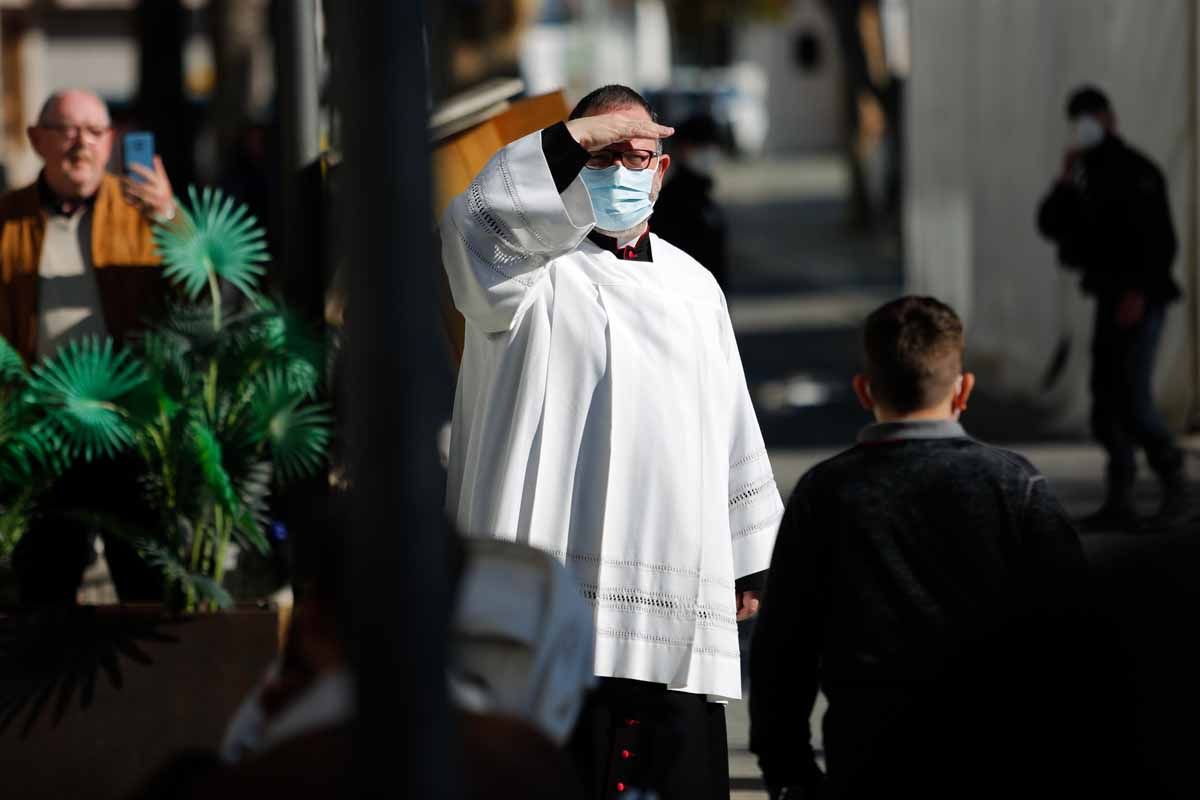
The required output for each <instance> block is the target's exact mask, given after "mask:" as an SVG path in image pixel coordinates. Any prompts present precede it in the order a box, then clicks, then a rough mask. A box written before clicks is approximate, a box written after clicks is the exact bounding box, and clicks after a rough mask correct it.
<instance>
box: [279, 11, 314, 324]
mask: <svg viewBox="0 0 1200 800" xmlns="http://www.w3.org/2000/svg"><path fill="white" fill-rule="evenodd" d="M316 2H317V0H275V2H274V3H273V4H272V9H271V12H272V13H271V16H272V18H273V19H272V22H273V25H272V27H273V28H274V30H275V76H276V90H275V97H276V104H277V107H278V118H279V125H278V131H279V136H278V141H279V153H278V158H277V161H276V163H277V166H278V171H279V186H280V189H281V193H280V200H281V201H282V209H281V210H282V220H281V221H282V225H281V226H280V229H281V232H282V234H283V237H282V247H281V249H280V256H281V257H280V258H278V259H276V260H275V262H274V264H273V268H274V269H275V272H276V274H274V275H272V281H273V283H274V284H275V286H276V287H278V288H280V289H281V290H282V291H283V294H284V296H285V297H287V299H288V300H289V301H290V302H291V303H292V304H293V305H294V306H298V307H301V308H303V309H304V311H306V312H309V313H311V311H312V309H313V308H314V307H319V303H314V302H313V300H312V297H313V296H314V295H315V294H317V293H319V289H320V288H324V287H323V285H322V284H323V281H322V277H323V276H322V273H321V271H320V269H319V268H318V264H319V261H318V257H319V256H318V254H317V253H315V252H313V248H312V247H310V246H309V244H310V243H311V242H312V241H314V232H313V231H312V230H308V229H307V228H308V227H309V226H310V225H311V224H312V223H313V221H314V219H313V215H312V214H306V212H308V211H309V210H310V209H307V208H305V204H306V203H307V204H310V205H311V204H315V203H317V202H318V198H317V197H315V196H304V194H303V189H304V188H308V187H305V186H304V185H303V182H302V180H301V170H303V169H304V168H305V167H306V166H308V165H310V164H311V163H312V162H313V161H315V160H316V158H317V156H318V155H319V154H320V143H319V141H318V130H317V129H318V123H317V114H318V107H317V100H318V98H317V95H318V86H317V82H318V76H317V23H316V10H317V9H316ZM309 194H310V195H311V194H313V193H312V192H309ZM279 273H282V274H279Z"/></svg>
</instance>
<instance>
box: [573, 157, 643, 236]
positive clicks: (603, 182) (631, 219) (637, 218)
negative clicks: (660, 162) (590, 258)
mask: <svg viewBox="0 0 1200 800" xmlns="http://www.w3.org/2000/svg"><path fill="white" fill-rule="evenodd" d="M657 172H658V170H657V169H655V168H654V167H647V168H646V169H640V170H632V169H627V168H626V167H625V166H624V165H622V164H614V165H613V166H611V167H608V168H607V169H586V168H585V169H584V170H583V172H581V173H580V175H581V176H582V177H583V185H584V186H586V187H587V190H588V196H589V197H591V198H592V211H594V212H596V226H597V227H598V228H600V229H601V230H605V231H624V230H629V229H630V228H632V227H633V226H634V225H637V224H638V223H640V222H643V221H645V219H646V218H647V217H649V216H650V212H651V211H653V210H654V201H653V200H651V199H650V192H651V191H652V190H653V189H654V176H655V174H656V173H657Z"/></svg>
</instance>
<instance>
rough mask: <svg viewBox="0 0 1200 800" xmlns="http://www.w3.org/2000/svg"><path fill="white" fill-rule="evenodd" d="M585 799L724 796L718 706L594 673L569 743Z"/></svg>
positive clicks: (724, 753)
mask: <svg viewBox="0 0 1200 800" xmlns="http://www.w3.org/2000/svg"><path fill="white" fill-rule="evenodd" d="M568 750H569V752H570V755H571V758H572V759H573V760H574V762H575V765H576V769H578V771H579V775H580V778H581V779H582V782H583V785H584V786H585V787H586V795H585V796H586V797H587V798H588V800H621V798H623V797H629V796H631V795H636V794H637V791H638V790H641V791H642V792H646V791H654V792H656V793H657V797H658V800H729V750H728V744H727V741H726V732H725V706H724V705H722V704H720V703H710V702H708V698H707V696H706V695H702V694H687V693H685V692H672V691H668V690H667V687H666V686H665V685H663V684H658V683H646V682H644V681H631V680H625V679H623V678H601V679H600V684H599V686H598V687H597V688H596V690H595V691H594V692H593V693H592V695H591V696H590V697H589V699H588V702H587V704H586V705H585V706H584V709H583V712H582V713H581V714H580V717H579V722H578V723H577V724H576V726H575V732H574V734H572V737H571V741H570V742H569V744H568Z"/></svg>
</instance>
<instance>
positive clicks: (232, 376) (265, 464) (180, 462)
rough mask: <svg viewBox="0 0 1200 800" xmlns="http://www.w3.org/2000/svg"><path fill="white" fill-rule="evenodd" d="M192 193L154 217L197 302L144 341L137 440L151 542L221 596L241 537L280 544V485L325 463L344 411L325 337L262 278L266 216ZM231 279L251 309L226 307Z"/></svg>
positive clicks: (170, 261)
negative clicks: (337, 409)
mask: <svg viewBox="0 0 1200 800" xmlns="http://www.w3.org/2000/svg"><path fill="white" fill-rule="evenodd" d="M188 194H189V197H190V199H191V206H190V208H189V207H183V205H182V204H181V213H180V219H179V221H178V222H177V223H174V224H169V225H163V226H160V227H158V228H157V229H156V231H155V241H156V243H157V245H158V248H159V250H160V252H161V253H162V256H163V261H164V264H165V274H166V276H167V278H168V279H169V280H171V281H172V282H173V283H174V284H175V285H176V286H177V287H178V288H179V289H180V290H181V292H182V294H183V296H184V297H185V298H186V300H187V302H185V303H181V304H176V305H173V306H171V307H170V308H169V309H168V312H167V314H166V317H165V319H164V320H163V322H162V323H161V324H160V325H158V326H157V327H155V328H154V329H153V330H151V331H149V332H147V333H146V334H145V335H144V336H143V337H142V338H141V340H140V343H139V349H140V353H141V355H142V357H143V359H144V361H145V363H146V366H147V371H148V373H149V374H150V376H151V379H152V382H153V386H154V398H155V400H154V404H155V408H154V409H153V411H152V413H151V415H150V421H149V422H148V424H147V425H146V426H145V427H144V428H143V430H142V431H141V434H140V436H139V448H140V451H141V453H142V456H143V459H144V460H145V463H146V464H147V468H148V471H147V476H146V485H147V487H148V490H149V493H150V497H151V500H152V502H153V504H154V505H155V507H156V508H158V509H159V510H160V512H161V515H162V519H163V527H164V530H165V534H164V536H163V537H162V540H160V541H159V542H156V543H145V544H143V547H142V549H143V551H144V552H147V553H148V554H151V556H152V558H153V560H154V562H155V563H157V564H159V565H160V566H161V567H162V568H163V571H164V575H166V576H167V577H168V579H169V580H171V581H174V582H175V584H176V585H177V586H178V587H179V588H181V589H182V590H183V599H184V600H185V602H186V604H188V605H190V606H196V605H197V604H201V603H204V602H208V603H209V604H215V605H221V604H223V603H225V602H227V601H228V595H227V594H224V593H223V590H222V592H220V593H214V592H213V591H211V590H212V589H213V588H214V587H215V588H216V589H220V587H221V583H222V580H223V579H224V574H225V564H226V561H227V549H228V547H229V545H230V543H231V542H232V541H234V540H237V541H238V542H239V544H240V545H241V546H242V547H244V548H250V549H253V550H257V551H259V552H262V553H265V552H266V551H267V550H268V547H269V545H268V542H267V539H266V537H265V536H264V534H263V528H264V526H265V523H266V521H267V501H268V498H269V496H270V494H271V492H272V490H273V488H274V487H277V486H280V485H282V484H284V483H286V482H288V481H291V480H295V479H297V478H301V477H307V476H309V475H312V474H313V473H315V472H316V471H317V470H319V469H320V468H321V466H322V464H323V461H324V458H325V452H326V450H327V449H328V444H329V439H330V431H331V428H332V418H331V416H330V413H329V409H328V407H327V406H326V405H325V404H324V403H322V402H319V401H318V399H317V398H318V396H319V394H320V389H321V383H322V380H321V379H322V375H323V369H322V367H323V363H324V347H323V343H322V342H321V340H320V339H319V338H317V337H315V336H314V335H313V334H312V333H311V332H310V331H309V330H308V328H307V326H306V325H305V324H304V323H303V322H302V321H301V320H299V319H298V318H297V317H296V316H295V315H293V314H291V313H290V312H289V311H288V310H287V309H285V308H283V307H281V306H279V305H277V304H275V303H274V302H272V301H270V300H269V299H267V298H265V297H263V296H262V295H261V293H260V292H259V289H258V280H259V278H260V277H261V276H262V274H263V271H264V266H263V265H264V264H265V263H266V260H267V254H266V243H265V237H264V235H263V232H262V229H261V228H260V227H259V226H258V223H257V221H256V220H255V219H254V217H252V216H251V215H250V214H249V212H248V211H247V209H246V207H245V206H241V205H237V204H236V203H235V202H234V201H233V199H232V198H229V197H226V196H224V195H222V193H221V192H220V191H218V190H211V189H205V190H204V191H202V192H197V191H196V189H194V188H191V189H189V192H188ZM221 281H225V282H227V283H228V284H230V285H232V286H233V287H235V288H236V289H237V290H238V291H239V292H240V293H241V294H242V295H243V296H244V297H245V299H246V300H247V301H248V302H247V305H248V308H247V309H246V310H241V311H238V312H236V313H226V310H225V309H224V308H223V300H222V295H221V291H220V282H221ZM206 287H207V288H208V290H209V291H208V297H207V299H206V300H202V299H201V298H202V297H203V296H204V294H205V292H204V290H205V288H206ZM151 545H155V546H151Z"/></svg>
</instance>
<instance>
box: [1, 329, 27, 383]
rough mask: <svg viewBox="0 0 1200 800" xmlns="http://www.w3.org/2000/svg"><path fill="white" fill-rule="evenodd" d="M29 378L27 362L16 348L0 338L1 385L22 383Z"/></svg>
mask: <svg viewBox="0 0 1200 800" xmlns="http://www.w3.org/2000/svg"><path fill="white" fill-rule="evenodd" d="M26 377H28V373H27V372H26V370H25V362H24V360H22V359H21V354H20V353H18V352H17V350H16V348H15V347H13V346H12V345H11V344H9V343H8V340H7V339H5V338H4V337H3V336H0V384H10V383H18V384H19V383H21V382H23V381H24V380H25V378H26Z"/></svg>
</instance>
